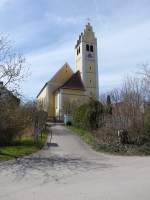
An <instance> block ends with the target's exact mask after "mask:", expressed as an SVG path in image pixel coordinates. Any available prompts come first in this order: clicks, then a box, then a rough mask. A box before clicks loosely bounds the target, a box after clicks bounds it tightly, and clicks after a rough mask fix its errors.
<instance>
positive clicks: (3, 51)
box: [0, 34, 28, 92]
mask: <svg viewBox="0 0 150 200" xmlns="http://www.w3.org/2000/svg"><path fill="white" fill-rule="evenodd" d="M27 72H28V68H27V65H26V60H25V58H24V57H23V56H21V55H19V54H17V53H16V52H15V50H14V49H13V47H12V46H11V42H10V41H9V39H8V37H7V36H6V35H4V34H0V82H1V84H2V83H3V87H5V88H6V87H7V88H9V90H11V91H12V92H16V91H17V90H18V88H19V86H20V83H21V82H22V81H23V80H24V78H25V77H26V76H27V74H28V73H27Z"/></svg>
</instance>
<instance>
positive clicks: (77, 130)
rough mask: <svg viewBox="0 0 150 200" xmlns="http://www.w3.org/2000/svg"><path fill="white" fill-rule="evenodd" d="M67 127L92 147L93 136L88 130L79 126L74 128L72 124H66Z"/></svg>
mask: <svg viewBox="0 0 150 200" xmlns="http://www.w3.org/2000/svg"><path fill="white" fill-rule="evenodd" d="M67 128H69V129H70V130H71V131H72V132H73V133H76V134H77V135H79V136H80V137H81V139H82V140H83V141H84V142H85V143H87V144H89V145H90V146H93V147H94V137H93V136H92V134H91V133H90V132H89V131H87V130H83V129H81V128H76V127H74V126H67Z"/></svg>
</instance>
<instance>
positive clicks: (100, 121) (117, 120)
mask: <svg viewBox="0 0 150 200" xmlns="http://www.w3.org/2000/svg"><path fill="white" fill-rule="evenodd" d="M149 85H150V70H149V68H148V67H147V66H145V65H144V66H143V68H142V69H141V71H140V72H139V73H137V74H135V76H134V77H127V78H126V79H125V80H124V81H123V83H122V87H120V88H119V89H114V90H112V91H111V92H109V93H108V94H104V95H102V96H101V101H100V102H99V101H96V100H94V99H89V101H88V102H87V103H86V104H83V105H81V106H79V107H76V108H75V109H74V111H73V112H72V115H73V122H72V124H73V127H71V129H72V130H73V131H74V132H76V133H77V134H78V135H80V136H81V138H82V139H83V140H84V141H85V142H87V143H88V144H91V145H92V146H93V147H94V148H95V149H96V150H99V151H103V152H109V153H113V154H122V155H150V87H149Z"/></svg>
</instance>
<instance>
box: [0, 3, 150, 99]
mask: <svg viewBox="0 0 150 200" xmlns="http://www.w3.org/2000/svg"><path fill="white" fill-rule="evenodd" d="M87 18H90V19H91V23H92V25H93V29H94V31H95V33H96V36H97V38H98V59H99V85H100V93H103V92H105V91H109V90H111V89H112V88H114V87H119V85H120V83H121V80H122V79H123V78H124V77H125V76H126V75H127V74H133V73H135V72H137V71H138V70H139V69H140V66H141V65H142V63H149V62H150V1H149V0H126V1H124V0H76V1H71V0H55V1H54V0H53V1H52V0H0V32H2V33H7V34H9V36H10V39H11V40H12V41H13V43H14V45H15V46H16V48H17V51H18V52H19V53H22V54H24V55H25V57H26V58H27V61H28V63H29V65H30V72H31V75H30V77H29V78H28V79H27V80H26V81H25V82H24V84H23V88H22V91H23V93H24V95H25V96H26V97H28V98H34V97H35V96H36V94H37V93H38V91H39V90H40V89H41V87H42V86H43V85H44V84H45V82H46V81H48V80H49V79H50V78H51V77H52V76H53V75H54V73H55V72H56V71H57V70H58V69H59V68H60V67H61V66H62V65H63V64H64V63H65V62H66V61H67V62H68V63H69V64H70V66H71V67H72V68H73V70H75V57H74V46H75V43H76V40H77V39H78V35H79V34H80V32H81V31H83V28H84V26H85V24H86V19H87Z"/></svg>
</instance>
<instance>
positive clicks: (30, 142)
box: [0, 131, 48, 160]
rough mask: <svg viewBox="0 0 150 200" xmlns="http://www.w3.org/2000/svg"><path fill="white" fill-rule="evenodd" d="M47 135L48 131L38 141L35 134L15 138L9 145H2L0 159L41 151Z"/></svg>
mask: <svg viewBox="0 0 150 200" xmlns="http://www.w3.org/2000/svg"><path fill="white" fill-rule="evenodd" d="M47 136H48V133H47V131H45V132H44V133H43V134H42V137H39V140H38V141H37V142H35V140H34V137H33V136H22V137H21V139H16V140H14V141H13V142H12V144H10V145H9V146H4V147H0V160H9V159H14V158H18V157H20V156H25V155H29V154H32V153H35V152H37V151H39V150H40V149H42V148H43V146H44V145H45V143H46V141H47Z"/></svg>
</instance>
